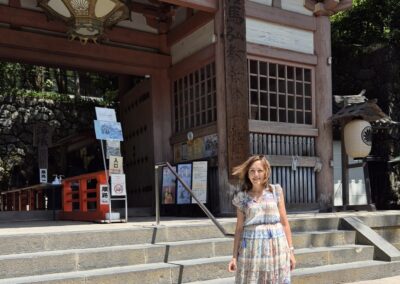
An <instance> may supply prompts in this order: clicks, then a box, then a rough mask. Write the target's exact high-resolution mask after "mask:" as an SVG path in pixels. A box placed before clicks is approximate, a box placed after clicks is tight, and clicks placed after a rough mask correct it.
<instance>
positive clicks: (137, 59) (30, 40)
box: [0, 28, 171, 73]
mask: <svg viewBox="0 0 400 284" xmlns="http://www.w3.org/2000/svg"><path fill="white" fill-rule="evenodd" d="M0 46H1V47H5V48H11V49H13V50H14V55H13V57H11V58H18V57H19V56H20V51H34V52H39V53H40V54H41V55H40V56H38V59H40V60H43V61H46V57H47V56H50V55H57V56H61V57H65V58H69V59H70V60H73V61H76V60H84V61H85V62H88V61H89V62H92V64H93V68H95V69H97V68H98V64H97V62H99V63H101V64H103V65H104V68H105V69H106V68H107V67H108V65H109V64H117V65H121V66H135V67H137V68H140V67H143V68H144V69H146V70H150V69H163V68H168V67H169V66H170V62H171V58H170V57H169V56H166V55H161V54H156V53H150V52H145V51H138V50H132V49H125V48H119V47H111V46H106V45H99V44H91V43H89V44H87V45H85V46H82V45H81V44H80V43H79V42H77V41H66V40H65V39H64V38H57V37H53V36H49V35H42V34H37V33H31V32H26V31H15V30H10V29H6V28H0ZM1 56H2V54H0V57H1ZM49 63H51V62H49ZM53 63H55V64H57V62H53ZM94 63H96V64H94ZM88 67H90V64H89V66H88ZM104 68H101V69H104ZM121 73H122V72H121Z"/></svg>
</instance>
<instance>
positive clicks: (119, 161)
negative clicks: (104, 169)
mask: <svg viewBox="0 0 400 284" xmlns="http://www.w3.org/2000/svg"><path fill="white" fill-rule="evenodd" d="M122 166H123V158H122V157H120V156H110V160H109V167H108V169H109V171H110V174H123V173H124V170H123V169H122Z"/></svg>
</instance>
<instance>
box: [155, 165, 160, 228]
mask: <svg viewBox="0 0 400 284" xmlns="http://www.w3.org/2000/svg"><path fill="white" fill-rule="evenodd" d="M158 168H159V165H155V166H154V179H155V180H154V188H155V194H156V201H155V202H156V204H155V205H156V206H155V210H156V225H157V226H158V225H159V224H160V190H159V188H158Z"/></svg>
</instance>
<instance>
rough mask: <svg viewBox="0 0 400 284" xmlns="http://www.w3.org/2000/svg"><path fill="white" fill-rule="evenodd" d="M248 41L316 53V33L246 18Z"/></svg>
mask: <svg viewBox="0 0 400 284" xmlns="http://www.w3.org/2000/svg"><path fill="white" fill-rule="evenodd" d="M246 39H247V42H252V43H257V44H260V45H267V46H272V47H277V48H282V49H288V50H293V51H297V52H302V53H307V54H313V53H314V34H313V32H311V31H304V30H301V29H296V28H292V27H285V26H282V25H278V24H272V23H267V22H263V21H260V20H256V19H252V18H246Z"/></svg>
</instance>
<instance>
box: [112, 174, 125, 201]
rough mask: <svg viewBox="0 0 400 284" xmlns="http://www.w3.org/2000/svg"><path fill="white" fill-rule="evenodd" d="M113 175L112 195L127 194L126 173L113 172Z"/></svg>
mask: <svg viewBox="0 0 400 284" xmlns="http://www.w3.org/2000/svg"><path fill="white" fill-rule="evenodd" d="M110 176H111V195H114V196H125V195H126V186H125V175H124V174H112V175H110Z"/></svg>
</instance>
